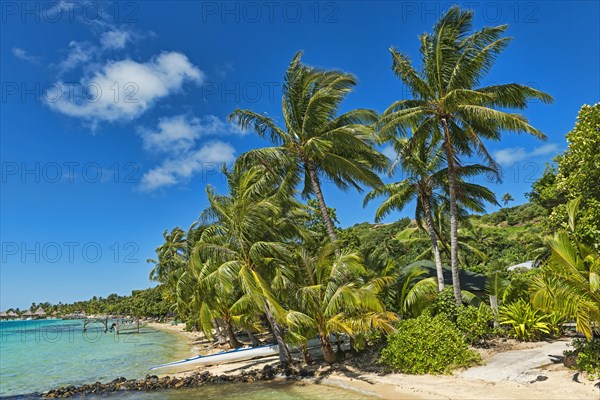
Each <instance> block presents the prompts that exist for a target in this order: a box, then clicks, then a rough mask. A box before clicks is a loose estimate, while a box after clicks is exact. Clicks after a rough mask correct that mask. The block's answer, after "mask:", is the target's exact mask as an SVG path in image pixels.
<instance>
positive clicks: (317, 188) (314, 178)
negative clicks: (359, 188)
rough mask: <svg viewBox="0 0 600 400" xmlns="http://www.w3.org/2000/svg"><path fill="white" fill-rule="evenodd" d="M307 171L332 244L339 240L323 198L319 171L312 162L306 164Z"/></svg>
mask: <svg viewBox="0 0 600 400" xmlns="http://www.w3.org/2000/svg"><path fill="white" fill-rule="evenodd" d="M306 169H307V170H308V174H309V176H310V182H311V185H312V188H313V190H314V192H315V197H316V198H317V203H318V204H319V210H320V211H321V216H322V217H323V220H324V221H325V226H326V227H327V234H328V235H329V238H330V239H331V241H332V242H335V241H336V240H337V235H336V233H335V230H334V228H333V221H332V220H331V217H330V216H329V213H328V212H327V205H326V204H325V199H324V198H323V192H322V191H321V183H320V182H319V176H318V175H317V171H316V169H315V167H314V165H312V164H311V163H310V162H308V163H306Z"/></svg>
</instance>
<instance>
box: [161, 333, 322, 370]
mask: <svg viewBox="0 0 600 400" xmlns="http://www.w3.org/2000/svg"><path fill="white" fill-rule="evenodd" d="M319 344H320V341H319V339H310V340H309V341H308V343H307V347H308V348H312V347H315V346H319ZM276 354H279V346H278V345H276V344H274V345H266V346H259V347H246V348H240V349H236V350H230V351H222V352H220V353H216V354H210V355H207V356H196V357H192V358H186V359H185V360H179V361H174V362H171V363H167V364H162V365H157V366H155V367H152V368H150V370H151V371H152V370H156V369H162V368H169V367H178V366H180V365H185V366H188V365H212V364H225V363H229V362H235V361H245V360H251V359H253V358H261V357H268V356H273V355H276Z"/></svg>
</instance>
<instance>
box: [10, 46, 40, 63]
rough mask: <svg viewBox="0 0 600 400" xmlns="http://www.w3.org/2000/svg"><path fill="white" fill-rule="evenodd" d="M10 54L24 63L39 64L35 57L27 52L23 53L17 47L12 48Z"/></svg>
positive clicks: (23, 51)
mask: <svg viewBox="0 0 600 400" xmlns="http://www.w3.org/2000/svg"><path fill="white" fill-rule="evenodd" d="M12 53H13V55H14V56H15V57H17V58H18V59H19V60H22V61H26V62H28V63H32V64H38V63H39V60H38V58H37V57H35V56H32V55H31V54H29V53H28V52H27V51H25V50H23V49H21V48H19V47H14V48H13V49H12Z"/></svg>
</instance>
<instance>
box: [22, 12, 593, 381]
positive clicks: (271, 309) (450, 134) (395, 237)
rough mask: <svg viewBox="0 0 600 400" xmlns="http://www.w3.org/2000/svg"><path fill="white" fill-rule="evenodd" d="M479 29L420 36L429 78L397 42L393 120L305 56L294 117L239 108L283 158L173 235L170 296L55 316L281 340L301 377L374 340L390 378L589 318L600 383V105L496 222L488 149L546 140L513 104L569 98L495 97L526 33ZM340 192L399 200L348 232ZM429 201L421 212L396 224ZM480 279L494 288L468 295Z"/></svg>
mask: <svg viewBox="0 0 600 400" xmlns="http://www.w3.org/2000/svg"><path fill="white" fill-rule="evenodd" d="M472 25H473V13H472V12H471V11H466V10H462V9H460V8H458V7H452V8H450V9H449V10H448V12H447V13H446V14H445V15H443V16H442V17H441V18H440V20H439V21H438V22H437V23H436V24H435V26H434V27H433V31H432V33H425V34H423V35H421V36H420V49H419V61H420V63H419V65H418V66H413V62H412V61H411V60H410V58H409V57H408V56H407V55H406V54H405V53H402V52H400V51H399V50H397V49H393V48H392V49H391V57H392V72H393V73H394V74H395V75H396V76H397V77H398V78H400V80H401V81H402V83H403V84H404V85H405V86H406V87H408V89H409V90H410V93H411V96H410V98H409V99H400V100H398V101H396V102H394V103H393V104H391V105H390V106H389V107H388V108H387V109H386V110H385V111H383V113H382V114H381V115H378V114H377V112H375V111H373V110H369V109H362V108H358V109H350V110H347V109H346V107H344V101H345V99H346V98H347V96H348V95H349V94H350V93H351V92H352V90H353V89H354V88H355V86H356V85H357V78H356V77H355V76H354V75H352V74H350V73H347V72H343V71H339V70H327V69H323V68H317V67H312V66H308V65H306V64H304V63H303V62H302V59H301V56H302V53H301V52H299V53H297V54H296V55H295V56H294V57H293V59H292V61H291V63H290V64H289V66H288V68H287V70H286V72H285V74H284V77H283V85H282V110H281V116H282V118H281V120H279V119H277V118H276V117H271V116H267V115H266V114H265V113H263V112H261V110H256V111H254V110H248V109H236V110H234V111H233V112H232V113H231V115H230V120H231V121H232V122H234V123H237V124H239V126H240V127H241V128H243V129H245V130H250V131H254V132H255V133H256V134H257V135H258V136H259V137H261V138H264V139H266V140H267V141H269V142H270V143H271V146H270V147H264V148H259V149H253V150H250V151H248V152H246V153H244V154H242V155H240V157H238V159H237V161H236V162H235V163H234V164H233V165H230V166H224V167H223V176H224V177H225V178H226V189H225V191H224V193H220V192H219V190H217V189H216V188H214V187H211V186H208V187H207V188H206V197H207V200H208V207H207V208H206V209H205V210H204V211H203V212H202V214H201V216H200V217H199V218H198V220H197V221H194V222H193V223H192V224H191V225H190V227H189V229H182V228H180V227H176V228H174V229H172V230H170V231H169V230H166V231H165V232H164V233H163V242H164V243H163V244H161V245H160V246H159V247H158V248H157V249H156V258H155V259H154V260H149V262H150V263H151V264H152V265H153V267H152V270H151V272H150V279H151V280H152V281H154V282H155V283H156V284H157V286H156V287H154V288H151V289H147V290H145V291H140V292H136V293H134V294H133V295H132V296H125V297H121V296H117V295H111V296H109V297H108V298H107V299H101V298H100V299H92V300H90V301H89V302H80V303H75V304H73V305H58V306H52V305H50V304H46V305H45V308H48V309H50V311H52V310H54V309H56V310H59V311H60V312H62V313H67V312H69V311H75V310H82V311H85V312H87V313H102V312H106V313H120V314H131V315H138V316H152V317H156V318H165V317H171V318H177V319H178V320H182V321H185V322H186V324H187V327H188V329H190V330H202V331H203V332H204V333H205V334H206V336H207V337H208V338H209V339H212V340H215V341H217V343H218V344H219V345H222V346H226V345H228V346H230V347H232V348H238V347H240V346H242V345H245V344H251V345H253V346H255V345H257V344H259V343H261V340H267V341H270V342H272V343H276V344H277V345H278V349H279V360H280V362H281V363H284V364H286V363H289V362H290V361H292V358H293V357H292V354H293V352H294V351H293V350H294V349H298V350H299V351H300V352H301V353H302V355H303V356H304V360H305V361H306V362H310V360H311V356H310V353H309V350H312V349H309V346H311V344H310V343H314V341H311V339H318V345H317V347H318V348H320V349H321V351H322V353H323V357H324V359H325V361H326V362H328V363H334V362H336V361H338V360H339V359H340V356H341V353H342V345H341V342H342V341H343V342H344V343H349V345H350V347H351V350H352V351H353V352H357V351H360V350H362V349H364V348H365V347H366V346H371V347H372V348H375V349H377V350H381V352H380V358H379V359H380V362H381V363H382V364H383V365H385V366H386V367H387V368H389V369H394V370H399V371H402V372H407V373H447V372H449V371H450V370H451V369H452V368H456V367H466V366H469V365H471V364H473V363H476V362H477V361H478V356H477V355H476V354H475V353H474V352H473V351H472V350H471V349H470V348H469V346H479V345H483V344H484V343H485V342H487V341H490V340H493V339H494V338H495V337H499V336H502V337H506V336H511V337H514V338H516V339H518V340H539V339H542V338H546V337H550V336H558V335H560V334H561V332H562V331H563V330H564V329H566V328H567V327H568V326H569V325H568V323H574V327H575V330H576V331H577V332H579V333H580V334H582V335H583V336H584V337H585V339H584V341H583V342H581V341H580V342H577V343H578V344H577V346H578V347H576V350H575V352H576V353H577V354H579V356H580V360H579V365H580V366H581V368H583V369H585V370H586V371H588V374H589V375H590V376H597V375H594V374H597V373H598V364H597V363H594V362H592V361H590V360H593V359H594V357H595V355H598V354H597V351H598V346H597V345H596V343H597V341H594V337H596V336H597V335H598V334H599V333H600V254H599V251H600V244H599V243H600V212H599V208H598V207H599V205H600V192H599V191H598V190H599V188H600V186H599V185H598V182H599V181H600V175H598V173H599V171H600V165H599V164H598V162H599V158H598V157H597V154H598V152H599V150H600V131H599V128H598V127H599V126H600V125H599V123H598V121H599V116H600V104H596V105H594V106H584V107H583V108H582V109H581V111H580V115H579V117H578V121H577V123H576V126H575V128H574V130H573V131H572V132H570V133H569V134H568V135H567V140H568V149H567V150H566V151H565V153H564V154H563V155H561V156H558V157H557V159H556V163H557V165H549V166H548V167H547V168H546V171H545V172H544V174H543V175H542V176H541V177H540V179H538V180H537V181H536V182H535V183H534V184H533V186H532V190H531V192H530V193H528V194H527V196H528V199H529V202H528V203H526V204H522V205H517V206H514V207H509V203H510V202H512V201H515V200H514V198H513V196H512V195H511V194H509V193H506V194H505V195H504V196H503V197H502V198H501V202H502V203H503V205H504V207H503V208H502V209H500V210H499V211H496V212H493V213H489V214H485V215H484V214H483V213H484V212H485V210H486V206H488V205H493V206H498V205H499V203H498V201H497V199H496V197H495V195H494V193H493V192H492V191H491V190H490V188H488V187H486V186H485V185H480V184H476V183H474V182H475V180H476V179H478V178H480V177H481V176H482V175H486V176H487V177H492V178H499V176H500V170H499V166H498V164H497V163H496V162H495V160H494V159H493V157H492V156H491V155H490V153H489V151H488V149H487V148H486V143H487V141H497V140H500V139H501V133H503V132H518V133H527V134H530V135H533V136H535V137H537V138H539V139H542V140H543V139H545V135H544V134H543V133H542V132H540V131H539V130H538V129H536V128H535V127H534V126H533V125H532V124H530V123H529V121H528V120H527V118H526V117H525V116H524V115H523V114H520V113H518V112H514V111H521V110H524V109H526V108H527V106H528V102H529V101H531V100H540V101H541V102H543V103H550V102H551V101H552V98H551V97H550V96H549V95H548V94H546V93H544V92H542V91H539V90H536V89H533V88H531V87H528V86H525V85H521V84H517V83H508V84H498V85H492V86H486V85H483V84H482V82H483V81H484V77H485V75H486V74H487V73H488V72H489V71H490V70H491V68H492V67H493V65H494V62H495V60H496V58H497V57H498V56H499V55H500V54H501V53H502V51H503V50H504V49H505V48H506V47H507V46H508V44H509V42H510V38H508V37H506V36H504V34H505V32H506V29H507V26H506V25H501V26H496V27H484V28H481V29H479V30H475V31H474V30H473V28H472ZM381 146H389V147H390V148H391V149H393V151H394V154H395V156H394V157H393V159H388V158H387V157H386V156H384V155H383V154H382V152H380V151H379V150H378V149H380V148H381ZM385 173H388V174H389V175H390V176H389V177H388V178H389V180H390V182H391V183H384V181H386V179H388V178H386V177H385V176H384V174H385ZM400 173H402V178H399V174H400ZM325 181H328V182H332V183H333V184H334V185H335V186H337V187H338V188H340V189H342V190H347V189H354V190H358V191H363V190H367V194H366V196H365V199H364V203H365V204H368V203H373V202H376V201H379V202H380V203H378V204H377V210H376V212H375V215H374V218H375V221H376V223H375V224H371V223H367V222H365V223H360V224H356V225H354V226H351V227H347V228H341V227H339V226H338V221H337V212H336V210H335V209H334V208H332V207H328V205H327V203H326V201H325V193H324V189H327V190H329V189H330V188H331V187H332V186H330V185H324V184H323V183H324V182H325ZM386 182H387V181H386ZM413 206H414V212H411V213H410V215H411V216H413V215H414V219H411V218H401V219H398V220H397V221H394V222H390V223H382V222H381V221H383V219H384V218H385V217H389V215H390V214H391V213H392V212H395V211H398V210H406V209H407V208H409V207H413ZM524 262H529V263H524ZM514 265H522V268H509V267H511V266H514ZM445 274H446V278H445V277H444V276H445ZM461 276H462V277H476V278H481V280H483V278H485V281H486V283H485V285H480V286H479V287H477V286H472V285H471V286H467V282H465V281H464V280H463V281H462V282H461ZM488 304H489V305H488ZM33 306H35V305H32V307H33ZM33 308H35V307H33ZM265 334H266V335H265ZM248 341H249V342H250V343H248ZM581 343H585V345H584V344H581ZM577 354H576V356H577ZM597 359H598V357H596V360H597ZM594 371H596V372H594Z"/></svg>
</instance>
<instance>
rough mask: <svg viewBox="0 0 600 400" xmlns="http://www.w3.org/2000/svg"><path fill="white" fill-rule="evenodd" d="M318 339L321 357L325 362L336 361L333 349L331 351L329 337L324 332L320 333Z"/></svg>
mask: <svg viewBox="0 0 600 400" xmlns="http://www.w3.org/2000/svg"><path fill="white" fill-rule="evenodd" d="M320 341H321V350H322V351H323V357H324V358H325V362H326V363H328V364H333V363H334V362H336V361H337V356H336V355H335V351H333V346H331V342H330V341H329V338H328V337H327V335H325V334H320Z"/></svg>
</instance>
